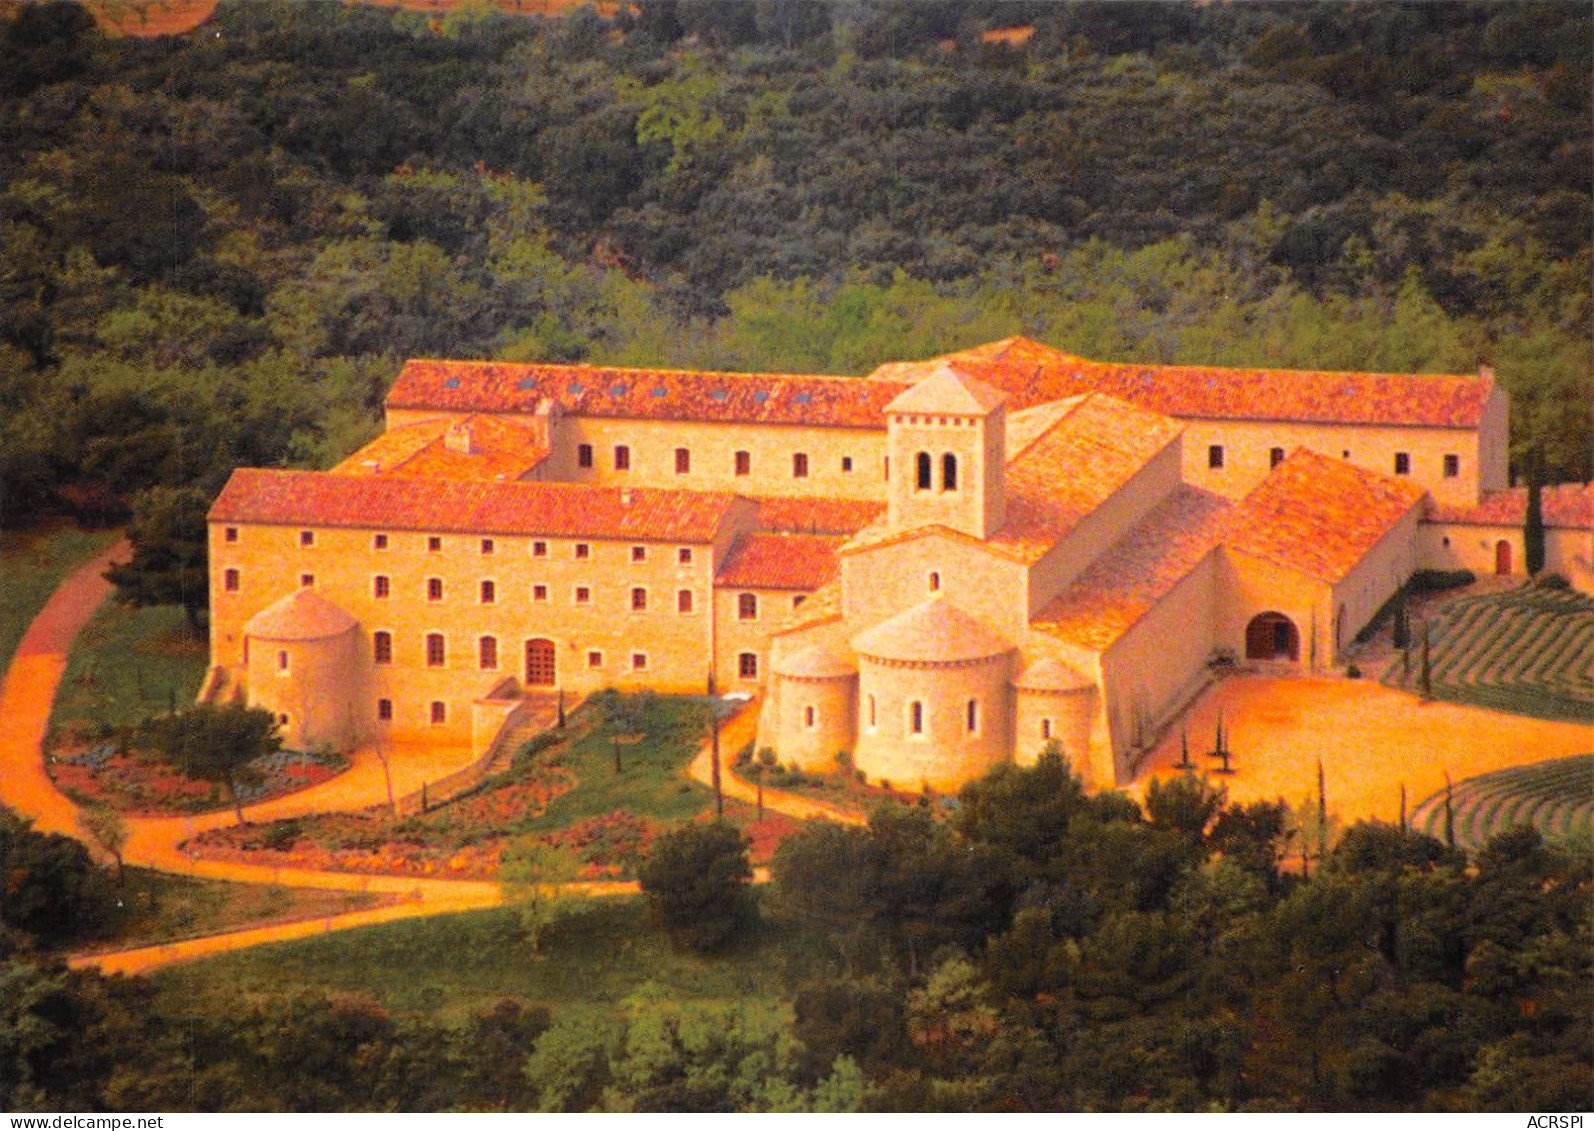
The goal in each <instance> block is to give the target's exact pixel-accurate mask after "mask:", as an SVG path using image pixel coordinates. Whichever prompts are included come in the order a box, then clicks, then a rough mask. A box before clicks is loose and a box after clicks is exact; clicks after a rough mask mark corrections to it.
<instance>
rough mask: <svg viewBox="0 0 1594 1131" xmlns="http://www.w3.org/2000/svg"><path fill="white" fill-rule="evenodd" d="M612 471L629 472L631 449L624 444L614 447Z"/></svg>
mask: <svg viewBox="0 0 1594 1131" xmlns="http://www.w3.org/2000/svg"><path fill="white" fill-rule="evenodd" d="M614 469H615V470H616V471H630V470H631V449H630V448H628V447H626V446H625V445H624V444H616V445H615V446H614Z"/></svg>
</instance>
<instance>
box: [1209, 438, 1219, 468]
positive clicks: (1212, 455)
mask: <svg viewBox="0 0 1594 1131" xmlns="http://www.w3.org/2000/svg"><path fill="white" fill-rule="evenodd" d="M1207 466H1208V467H1210V468H1212V469H1213V470H1218V469H1220V468H1222V467H1223V445H1222V444H1213V445H1211V446H1210V447H1209V448H1207Z"/></svg>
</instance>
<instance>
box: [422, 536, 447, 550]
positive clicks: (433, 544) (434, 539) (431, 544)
mask: <svg viewBox="0 0 1594 1131" xmlns="http://www.w3.org/2000/svg"><path fill="white" fill-rule="evenodd" d="M442 550H443V540H442V539H441V538H439V537H438V536H437V535H435V534H433V535H432V536H431V537H429V538H427V539H426V552H427V553H429V554H438V553H441V552H442Z"/></svg>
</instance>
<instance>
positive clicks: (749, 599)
mask: <svg viewBox="0 0 1594 1131" xmlns="http://www.w3.org/2000/svg"><path fill="white" fill-rule="evenodd" d="M736 619H737V620H757V619H758V594H757V593H743V594H741V595H740V596H738V597H737V598H736Z"/></svg>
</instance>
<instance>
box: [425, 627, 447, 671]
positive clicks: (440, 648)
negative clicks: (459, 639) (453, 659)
mask: <svg viewBox="0 0 1594 1131" xmlns="http://www.w3.org/2000/svg"><path fill="white" fill-rule="evenodd" d="M446 656H447V650H446V647H445V645H444V644H443V634H442V633H441V632H428V633H427V634H426V666H427V667H429V668H440V667H442V666H443V663H444V660H445V658H446Z"/></svg>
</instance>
